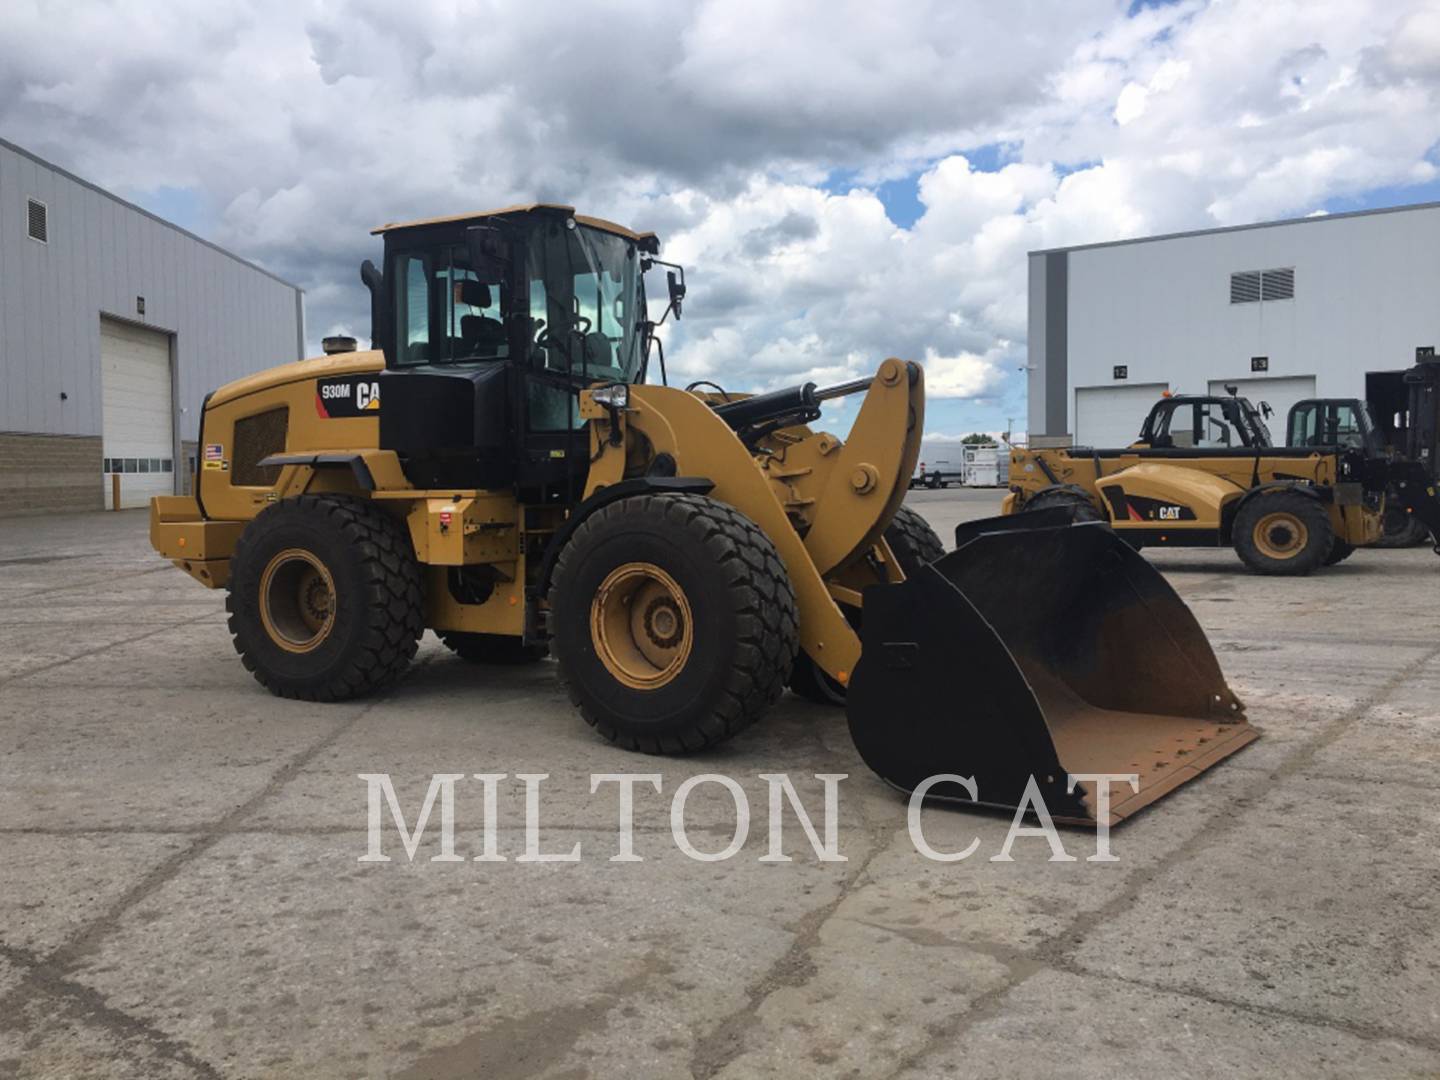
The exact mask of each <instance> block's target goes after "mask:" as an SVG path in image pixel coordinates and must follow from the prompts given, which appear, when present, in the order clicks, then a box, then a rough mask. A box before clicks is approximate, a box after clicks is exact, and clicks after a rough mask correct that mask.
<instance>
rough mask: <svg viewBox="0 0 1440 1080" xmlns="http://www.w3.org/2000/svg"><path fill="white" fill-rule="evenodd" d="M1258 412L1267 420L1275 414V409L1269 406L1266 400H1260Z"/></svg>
mask: <svg viewBox="0 0 1440 1080" xmlns="http://www.w3.org/2000/svg"><path fill="white" fill-rule="evenodd" d="M1260 412H1261V414H1262V415H1263V416H1264V417H1265V419H1266V420H1269V419H1270V417H1272V416H1274V415H1275V410H1274V409H1272V408H1271V407H1270V403H1269V402H1268V401H1262V402H1260Z"/></svg>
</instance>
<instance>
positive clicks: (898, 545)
mask: <svg viewBox="0 0 1440 1080" xmlns="http://www.w3.org/2000/svg"><path fill="white" fill-rule="evenodd" d="M885 542H886V543H887V544H889V545H890V550H891V551H892V552H894V554H895V561H896V562H898V563H899V564H900V569H901V570H902V571H903V572H904V574H905V576H906V577H909V576H910V575H911V574H913V573H915V571H917V570H919V569H920V567H922V566H925V565H927V564H929V563H932V562H934V561H935V560H936V559H938V558H941V557H942V556H943V555H944V554H945V543H944V541H942V540H941V539H940V537H939V535H938V534H937V533H936V532H935V530H934V529H932V528H931V527H930V523H929V522H928V521H926V520H925V519H924V518H923V517H921V516H920V514H918V513H917V512H916V511H914V510H911V509H910V507H908V506H902V507H900V509H899V510H897V511H896V513H895V517H894V518H893V519H892V520H891V522H890V524H889V526H888V527H887V528H886V529H885ZM790 689H791V690H793V691H794V692H795V693H797V694H799V695H800V696H801V697H803V698H805V699H806V700H807V701H813V702H815V703H816V704H817V705H844V704H845V687H843V686H841V685H840V684H839V683H838V682H836V681H835V680H834V679H833V678H831V677H830V676H829V675H828V674H826V673H825V672H824V671H822V670H821V669H820V668H818V667H816V666H815V661H813V660H811V659H810V657H809V656H807V655H806V654H805V653H803V652H802V653H801V654H800V655H799V656H797V657H796V658H795V669H794V670H793V671H791V672H790Z"/></svg>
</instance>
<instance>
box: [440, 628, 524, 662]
mask: <svg viewBox="0 0 1440 1080" xmlns="http://www.w3.org/2000/svg"><path fill="white" fill-rule="evenodd" d="M436 633H437V634H439V635H440V641H441V643H443V644H444V646H445V647H446V648H447V649H449V650H450V651H451V652H453V653H454V654H455V655H456V656H458V657H459V658H460V659H461V660H465V661H467V662H468V663H471V664H496V665H507V666H508V665H514V664H533V663H535V662H536V661H537V660H543V659H545V657H546V656H548V655H549V654H550V649H549V647H548V646H545V645H526V644H525V643H524V642H523V641H521V640H520V639H519V638H517V637H510V636H509V635H506V634H476V633H470V632H468V631H464V630H437V631H436Z"/></svg>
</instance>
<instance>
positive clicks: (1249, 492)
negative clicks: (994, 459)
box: [1002, 393, 1440, 575]
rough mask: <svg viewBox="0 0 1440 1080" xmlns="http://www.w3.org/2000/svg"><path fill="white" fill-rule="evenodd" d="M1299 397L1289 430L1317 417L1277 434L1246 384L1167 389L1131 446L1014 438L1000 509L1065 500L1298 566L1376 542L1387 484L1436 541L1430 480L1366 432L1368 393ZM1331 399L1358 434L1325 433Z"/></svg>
mask: <svg viewBox="0 0 1440 1080" xmlns="http://www.w3.org/2000/svg"><path fill="white" fill-rule="evenodd" d="M1301 405H1302V406H1305V410H1304V411H1303V412H1302V413H1301V414H1297V417H1298V419H1297V420H1296V424H1297V426H1296V430H1297V431H1298V430H1300V426H1303V424H1305V423H1307V422H1308V423H1309V424H1310V425H1311V427H1312V428H1314V429H1315V430H1311V429H1306V430H1310V435H1309V436H1307V437H1306V438H1304V439H1298V438H1297V439H1296V440H1295V445H1290V446H1274V445H1272V442H1271V437H1270V432H1269V429H1268V428H1267V427H1266V425H1265V419H1264V417H1263V416H1262V415H1261V411H1260V410H1259V409H1257V408H1256V407H1255V406H1254V405H1252V404H1251V403H1250V402H1249V401H1248V400H1246V399H1245V398H1242V397H1237V396H1235V395H1234V394H1233V393H1232V394H1231V395H1230V396H1229V397H1217V396H1191V395H1174V396H1171V395H1168V394H1167V395H1166V396H1163V397H1162V398H1161V399H1160V400H1159V401H1157V402H1156V403H1155V405H1154V407H1153V408H1152V409H1151V410H1150V413H1149V415H1148V416H1147V417H1146V418H1145V422H1144V424H1143V426H1142V427H1141V430H1140V437H1139V439H1138V440H1137V441H1136V442H1135V443H1133V444H1131V445H1130V446H1128V447H1124V448H1119V449H1095V448H1091V447H1067V448H1063V449H1017V450H1015V451H1013V452H1012V454H1011V465H1010V494H1009V495H1008V496H1006V498H1005V501H1004V504H1003V508H1002V513H1004V514H1011V513H1016V512H1019V511H1024V510H1032V511H1033V510H1040V509H1047V508H1049V509H1055V508H1059V509H1063V510H1065V511H1067V512H1068V513H1069V514H1070V515H1071V517H1072V518H1073V519H1074V520H1077V521H1099V522H1105V523H1107V524H1109V525H1110V526H1111V527H1112V528H1114V530H1115V531H1116V532H1117V533H1118V534H1119V535H1120V536H1121V537H1122V538H1123V539H1124V540H1125V541H1126V542H1127V543H1128V544H1129V545H1130V546H1131V547H1132V548H1135V549H1137V550H1138V549H1140V548H1144V547H1233V548H1234V549H1235V552H1236V554H1237V555H1239V557H1240V559H1241V561H1242V562H1244V563H1245V565H1246V566H1247V567H1249V568H1250V569H1251V570H1252V571H1254V572H1256V573H1260V574H1276V575H1301V574H1309V573H1311V572H1312V571H1314V570H1317V569H1319V568H1321V567H1323V566H1331V565H1334V564H1335V563H1338V562H1340V561H1341V560H1342V559H1345V558H1347V557H1348V556H1349V555H1350V554H1351V553H1352V552H1353V551H1354V550H1355V549H1356V548H1357V547H1368V546H1371V545H1373V544H1375V543H1376V542H1378V541H1379V540H1380V538H1381V536H1382V534H1383V532H1384V515H1385V509H1386V506H1385V501H1386V493H1387V490H1388V491H1389V493H1390V498H1391V500H1392V503H1393V505H1395V506H1400V505H1403V508H1404V509H1405V510H1407V511H1408V512H1410V513H1412V514H1413V515H1415V519H1416V520H1417V521H1420V522H1422V523H1423V524H1424V525H1425V527H1427V528H1429V529H1430V530H1431V532H1432V533H1433V534H1434V535H1435V537H1436V540H1437V544H1440V501H1437V499H1436V496H1435V486H1434V482H1433V480H1431V479H1430V478H1429V477H1428V476H1427V475H1426V474H1425V471H1424V469H1423V468H1422V467H1421V466H1419V465H1418V464H1416V463H1413V462H1410V461H1407V460H1405V459H1400V458H1387V457H1385V456H1383V455H1381V454H1380V453H1379V451H1378V450H1377V449H1376V448H1375V447H1374V446H1373V445H1371V443H1370V442H1368V441H1367V438H1366V432H1365V430H1364V429H1363V427H1362V426H1360V425H1362V424H1363V421H1364V417H1365V411H1364V408H1363V403H1360V402H1351V401H1348V400H1344V401H1342V400H1339V399H1313V400H1311V401H1307V402H1302V403H1301ZM1267 408H1268V407H1267ZM1297 408H1299V406H1297ZM1338 413H1343V415H1344V417H1346V418H1350V420H1351V421H1353V423H1354V424H1355V425H1356V430H1355V438H1354V439H1353V440H1346V441H1342V440H1341V439H1340V438H1339V436H1338V435H1332V436H1327V435H1326V434H1325V433H1324V431H1325V428H1324V425H1325V418H1326V417H1329V418H1330V430H1331V431H1332V432H1334V431H1337V430H1339V428H1338V427H1337V421H1336V416H1337V414H1338ZM1316 424H1319V425H1320V427H1319V428H1315V425H1316ZM1347 430H1348V429H1347ZM1316 431H1319V432H1320V433H1319V434H1316ZM1327 439H1333V441H1326V440H1327ZM1437 550H1440V548H1437Z"/></svg>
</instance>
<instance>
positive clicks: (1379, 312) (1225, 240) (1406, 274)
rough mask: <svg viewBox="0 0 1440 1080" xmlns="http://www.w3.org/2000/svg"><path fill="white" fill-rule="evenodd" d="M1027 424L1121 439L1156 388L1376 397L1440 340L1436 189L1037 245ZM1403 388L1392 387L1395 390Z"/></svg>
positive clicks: (1276, 426)
mask: <svg viewBox="0 0 1440 1080" xmlns="http://www.w3.org/2000/svg"><path fill="white" fill-rule="evenodd" d="M1029 325H1030V332H1029V358H1030V362H1029V430H1030V434H1031V440H1032V444H1034V443H1035V442H1036V441H1041V442H1043V441H1046V440H1054V441H1063V440H1065V439H1072V440H1073V441H1074V443H1075V444H1077V445H1082V446H1083V445H1089V446H1124V445H1126V444H1128V443H1130V442H1133V441H1134V439H1135V437H1136V435H1137V434H1138V432H1139V430H1140V424H1141V422H1142V421H1143V420H1144V418H1145V414H1146V413H1147V412H1148V411H1149V409H1150V406H1151V405H1152V404H1154V402H1155V399H1156V398H1157V397H1158V396H1159V395H1160V393H1161V391H1163V390H1166V389H1169V390H1173V391H1175V392H1177V393H1192V394H1193V393H1201V394H1203V393H1207V392H1213V393H1224V392H1225V389H1224V388H1225V387H1226V386H1235V387H1237V388H1238V389H1239V393H1240V394H1241V395H1242V396H1245V397H1249V398H1250V399H1251V400H1253V401H1257V402H1259V401H1267V402H1269V404H1270V405H1271V407H1272V408H1273V409H1274V411H1275V415H1274V418H1273V419H1272V420H1271V422H1270V427H1271V430H1272V432H1273V434H1274V435H1275V437H1276V441H1277V442H1283V441H1284V423H1285V415H1286V413H1287V411H1288V410H1289V408H1290V406H1291V405H1293V404H1294V403H1295V402H1296V401H1299V400H1300V399H1302V398H1306V397H1356V398H1367V399H1368V400H1370V402H1371V404H1372V406H1373V407H1374V408H1375V411H1376V414H1377V417H1378V418H1379V419H1380V421H1381V423H1382V425H1383V424H1384V423H1385V422H1386V419H1387V416H1389V415H1393V411H1394V410H1395V409H1396V408H1398V407H1399V404H1398V402H1400V401H1403V393H1404V391H1403V388H1402V386H1401V384H1400V374H1401V372H1403V371H1404V369H1405V368H1407V367H1409V366H1410V365H1411V364H1412V363H1414V358H1415V349H1416V347H1417V346H1421V345H1440V203H1427V204H1424V205H1417V206H1406V207H1397V208H1394V209H1385V210H1367V211H1360V212H1357V213H1347V214H1331V215H1328V216H1319V217H1308V218H1300V219H1297V220H1292V221H1277V222H1269V223H1265V224H1261V225H1247V226H1240V227H1237V228H1228V229H1211V230H1206V231H1202V232H1192V233H1178V234H1175V235H1170V236H1155V237H1146V238H1143V239H1138V240H1122V241H1117V242H1114V243H1106V244H1089V245H1084V246H1081V247H1071V248H1058V249H1054V250H1049V251H1035V252H1031V253H1030V313H1029ZM1397 398H1398V400H1397Z"/></svg>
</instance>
